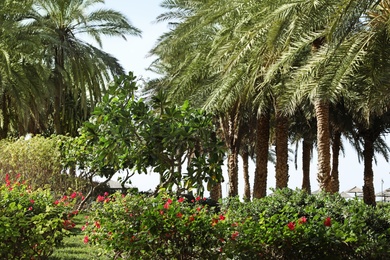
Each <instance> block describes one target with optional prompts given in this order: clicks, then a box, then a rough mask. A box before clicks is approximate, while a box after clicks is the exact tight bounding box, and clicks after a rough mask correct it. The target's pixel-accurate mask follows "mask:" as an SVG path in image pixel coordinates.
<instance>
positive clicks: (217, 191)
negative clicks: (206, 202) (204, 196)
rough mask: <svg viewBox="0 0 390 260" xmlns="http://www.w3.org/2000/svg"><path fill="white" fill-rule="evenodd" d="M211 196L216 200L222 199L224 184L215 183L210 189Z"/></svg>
mask: <svg viewBox="0 0 390 260" xmlns="http://www.w3.org/2000/svg"><path fill="white" fill-rule="evenodd" d="M210 198H211V199H212V200H214V201H218V200H219V199H222V185H221V183H217V184H215V185H214V186H213V187H212V188H211V191H210Z"/></svg>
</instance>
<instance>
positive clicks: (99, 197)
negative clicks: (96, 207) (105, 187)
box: [96, 195, 104, 202]
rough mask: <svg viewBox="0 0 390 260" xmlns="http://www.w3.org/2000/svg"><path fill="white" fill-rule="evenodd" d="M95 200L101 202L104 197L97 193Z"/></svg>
mask: <svg viewBox="0 0 390 260" xmlns="http://www.w3.org/2000/svg"><path fill="white" fill-rule="evenodd" d="M96 200H97V201H98V202H103V201H104V197H103V196H101V195H98V196H97V198H96Z"/></svg>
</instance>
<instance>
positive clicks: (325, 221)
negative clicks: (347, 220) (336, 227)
mask: <svg viewBox="0 0 390 260" xmlns="http://www.w3.org/2000/svg"><path fill="white" fill-rule="evenodd" d="M324 225H325V226H327V227H330V226H332V222H331V220H330V217H327V218H326V219H325V220H324Z"/></svg>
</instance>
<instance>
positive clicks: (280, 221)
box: [83, 189, 390, 259]
mask: <svg viewBox="0 0 390 260" xmlns="http://www.w3.org/2000/svg"><path fill="white" fill-rule="evenodd" d="M202 201H203V199H202V198H200V197H198V198H197V199H195V201H194V202H188V201H186V200H184V199H183V198H182V197H175V198H173V197H169V196H166V195H163V194H160V195H159V196H157V197H145V196H139V195H127V196H124V195H120V194H116V195H114V196H111V197H108V196H104V195H102V196H99V197H98V199H97V202H96V203H95V204H94V205H93V207H92V209H91V215H90V216H89V218H88V219H87V222H86V224H85V225H84V227H83V229H84V231H85V232H86V235H85V238H84V242H85V243H91V244H93V245H96V246H98V247H99V248H101V250H102V251H103V252H105V253H107V254H109V255H111V256H115V257H116V258H120V259H168V258H169V259H388V257H389V256H390V249H389V247H388V244H389V242H390V211H389V208H388V207H376V208H375V207H371V206H367V205H365V204H364V203H363V202H362V201H361V200H349V201H346V200H345V199H343V198H342V197H340V196H339V195H329V194H320V195H308V194H307V193H306V192H302V191H292V190H289V189H284V190H278V191H276V192H275V193H274V194H273V195H272V196H269V197H266V198H263V199H259V200H254V201H253V202H240V201H238V200H235V199H234V198H233V199H229V200H226V201H224V202H223V203H222V204H221V209H220V211H217V209H215V208H209V207H207V206H203V205H202V203H200V202H202Z"/></svg>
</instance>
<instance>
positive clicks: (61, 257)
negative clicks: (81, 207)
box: [49, 214, 110, 260]
mask: <svg viewBox="0 0 390 260" xmlns="http://www.w3.org/2000/svg"><path fill="white" fill-rule="evenodd" d="M84 216H85V215H84V214H79V215H78V216H76V218H75V219H74V221H75V223H76V229H75V230H74V231H73V235H72V236H70V237H66V238H65V239H64V241H63V243H64V244H63V245H62V246H60V247H57V248H55V249H54V253H53V254H52V255H51V256H50V257H49V260H79V259H80V260H81V259H88V260H89V259H103V260H105V259H110V258H108V257H104V256H101V255H99V252H98V250H97V249H96V248H95V247H92V246H90V245H86V244H84V242H83V239H84V234H83V233H82V232H81V227H82V225H83V224H84V223H85V219H84Z"/></svg>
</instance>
